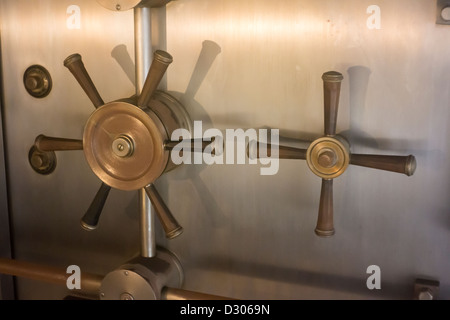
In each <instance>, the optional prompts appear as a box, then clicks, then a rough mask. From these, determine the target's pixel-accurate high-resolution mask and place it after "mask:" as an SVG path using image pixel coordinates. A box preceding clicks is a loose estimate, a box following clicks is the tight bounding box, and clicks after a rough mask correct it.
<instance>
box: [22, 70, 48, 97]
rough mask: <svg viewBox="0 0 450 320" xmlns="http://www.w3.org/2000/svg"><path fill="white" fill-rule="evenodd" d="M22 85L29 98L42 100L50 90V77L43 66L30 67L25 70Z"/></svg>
mask: <svg viewBox="0 0 450 320" xmlns="http://www.w3.org/2000/svg"><path fill="white" fill-rule="evenodd" d="M23 84H24V86H25V89H26V90H27V92H28V93H29V94H30V95H31V96H33V97H35V98H44V97H46V96H48V94H49V93H50V91H51V90H52V77H51V76H50V73H49V72H48V71H47V69H45V68H44V67H43V66H40V65H32V66H31V67H28V69H27V70H25V73H24V75H23Z"/></svg>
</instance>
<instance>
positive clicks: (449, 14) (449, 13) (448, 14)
mask: <svg viewBox="0 0 450 320" xmlns="http://www.w3.org/2000/svg"><path fill="white" fill-rule="evenodd" d="M441 17H442V19H444V20H445V21H450V6H449V7H445V8H444V9H442V11H441Z"/></svg>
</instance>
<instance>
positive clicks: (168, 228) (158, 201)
mask: <svg viewBox="0 0 450 320" xmlns="http://www.w3.org/2000/svg"><path fill="white" fill-rule="evenodd" d="M144 189H145V192H146V193H147V195H148V197H149V198H150V202H151V203H152V205H153V208H154V209H155V211H156V214H157V216H158V218H159V221H160V222H161V225H162V227H163V229H164V232H165V233H166V237H167V238H168V239H173V238H175V237H177V236H179V235H180V234H181V233H182V232H183V228H182V227H181V226H180V224H179V223H178V221H177V220H176V219H175V217H174V216H173V214H172V212H170V210H169V208H168V207H167V205H166V204H165V203H164V200H163V199H162V197H161V195H160V194H159V192H158V190H156V188H155V186H154V185H153V184H149V185H147V186H146V187H145V188H144Z"/></svg>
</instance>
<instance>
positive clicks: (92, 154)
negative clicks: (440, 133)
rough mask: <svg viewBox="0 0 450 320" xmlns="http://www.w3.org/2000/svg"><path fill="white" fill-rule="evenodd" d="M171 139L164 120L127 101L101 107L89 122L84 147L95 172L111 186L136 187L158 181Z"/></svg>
mask: <svg viewBox="0 0 450 320" xmlns="http://www.w3.org/2000/svg"><path fill="white" fill-rule="evenodd" d="M167 139H168V137H167V133H166V130H165V127H164V125H163V123H162V122H161V120H160V119H159V118H158V117H157V116H156V115H155V114H154V113H153V112H152V111H150V110H148V109H146V110H145V111H144V110H142V109H140V108H138V107H136V106H135V105H133V104H131V103H127V102H111V103H108V104H106V105H104V106H102V107H100V108H98V109H97V110H96V111H94V113H93V114H92V115H91V116H90V118H89V119H88V121H87V123H86V127H85V130H84V135H83V149H84V153H85V156H86V160H87V162H88V163H89V165H90V167H91V169H92V170H93V171H94V173H95V174H96V175H97V176H98V177H99V178H100V179H101V180H102V181H103V182H104V183H106V184H107V185H109V186H111V187H113V188H116V189H121V190H136V189H139V188H143V187H145V186H146V185H148V184H149V183H151V182H153V181H155V180H156V179H157V178H158V177H159V176H160V175H161V174H162V173H163V172H164V170H165V168H166V166H167V163H168V160H169V152H168V151H166V150H164V141H166V140H167Z"/></svg>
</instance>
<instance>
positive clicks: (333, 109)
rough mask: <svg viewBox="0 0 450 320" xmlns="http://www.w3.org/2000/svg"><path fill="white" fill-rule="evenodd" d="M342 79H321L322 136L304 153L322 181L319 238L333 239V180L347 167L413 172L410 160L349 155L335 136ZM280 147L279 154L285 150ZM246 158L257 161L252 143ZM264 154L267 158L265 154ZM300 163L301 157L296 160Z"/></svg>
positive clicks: (333, 73)
mask: <svg viewBox="0 0 450 320" xmlns="http://www.w3.org/2000/svg"><path fill="white" fill-rule="evenodd" d="M343 79H344V77H343V76H342V74H341V73H339V72H336V71H329V72H326V73H324V74H323V75H322V80H323V91H324V136H323V137H321V138H319V139H316V140H314V141H313V142H312V143H311V144H310V145H309V147H308V149H307V151H306V162H307V164H308V166H309V168H310V169H311V171H312V172H313V173H314V174H316V175H317V176H319V177H320V178H322V188H321V192H320V203H319V215H318V219H317V225H316V229H315V233H316V234H317V235H318V236H320V237H330V236H332V235H334V232H335V231H334V222H333V179H334V178H337V177H338V176H340V175H342V174H343V173H344V172H345V170H346V169H347V167H348V165H349V164H353V165H357V166H362V167H368V168H374V169H379V170H386V171H391V172H398V173H403V174H406V175H407V176H411V175H413V174H414V171H415V170H416V159H415V157H414V156H413V155H409V156H387V155H362V154H351V153H350V145H349V144H348V142H347V141H346V140H345V138H343V137H341V136H339V135H336V123H337V116H338V108H339V96H340V90H341V82H342V80H343ZM286 148H288V147H286V146H280V150H286ZM290 149H292V150H296V151H297V154H300V155H303V154H304V153H305V150H304V149H297V148H290ZM248 150H249V151H248V155H249V157H251V158H255V157H259V156H260V153H259V150H257V149H255V147H254V142H253V143H251V144H250V143H249V146H248ZM266 154H270V152H267V153H266ZM261 156H262V155H261ZM283 157H284V159H292V158H293V157H292V151H290V152H285V151H283V152H282V153H280V159H283ZM296 158H297V159H301V160H303V157H298V156H297V157H296Z"/></svg>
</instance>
